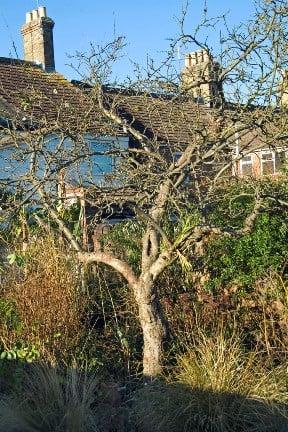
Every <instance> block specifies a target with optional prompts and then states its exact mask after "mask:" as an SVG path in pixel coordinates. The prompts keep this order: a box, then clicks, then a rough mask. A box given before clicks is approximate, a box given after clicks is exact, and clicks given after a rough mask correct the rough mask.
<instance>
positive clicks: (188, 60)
mask: <svg viewBox="0 0 288 432" xmlns="http://www.w3.org/2000/svg"><path fill="white" fill-rule="evenodd" d="M185 66H186V67H189V66H191V56H190V54H187V55H186V56H185Z"/></svg>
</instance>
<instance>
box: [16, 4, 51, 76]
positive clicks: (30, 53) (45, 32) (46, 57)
mask: <svg viewBox="0 0 288 432" xmlns="http://www.w3.org/2000/svg"><path fill="white" fill-rule="evenodd" d="M53 27H54V21H53V20H52V19H51V18H48V17H47V13H46V8H45V7H44V6H40V7H39V8H38V9H34V10H33V11H31V12H27V13H26V23H25V24H24V25H23V27H22V29H21V33H22V36H23V42H24V59H25V60H27V61H31V62H34V63H36V64H39V65H41V66H42V68H43V69H44V70H45V71H46V72H54V71H55V61H54V44H53Z"/></svg>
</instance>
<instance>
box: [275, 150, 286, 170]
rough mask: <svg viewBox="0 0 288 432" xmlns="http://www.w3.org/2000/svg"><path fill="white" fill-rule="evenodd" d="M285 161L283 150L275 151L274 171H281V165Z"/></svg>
mask: <svg viewBox="0 0 288 432" xmlns="http://www.w3.org/2000/svg"><path fill="white" fill-rule="evenodd" d="M284 163H285V152H284V151H282V152H277V153H275V172H279V171H281V169H282V168H283V165H284Z"/></svg>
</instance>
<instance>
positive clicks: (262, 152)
mask: <svg viewBox="0 0 288 432" xmlns="http://www.w3.org/2000/svg"><path fill="white" fill-rule="evenodd" d="M265 154H271V155H272V159H267V160H265V159H264V160H263V155H265ZM267 162H273V172H272V173H269V174H264V172H263V165H264V164H265V163H267ZM260 164H261V175H262V176H266V175H274V174H276V166H275V151H273V150H262V151H261V153H260Z"/></svg>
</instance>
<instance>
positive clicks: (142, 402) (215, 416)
mask: <svg viewBox="0 0 288 432" xmlns="http://www.w3.org/2000/svg"><path fill="white" fill-rule="evenodd" d="M132 417H133V420H134V422H135V427H136V430H137V431H141V432H154V431H155V432H168V431H169V432H185V431H187V432H188V431H189V432H190V431H191V432H234V431H235V432H252V431H253V432H258V431H259V432H260V431H261V432H284V431H287V430H288V405H287V404H285V403H279V402H275V401H267V400H262V399H257V398H252V397H245V396H242V395H239V394H233V393H225V392H212V391H207V390H198V389H193V388H191V387H190V386H188V385H184V384H178V383H177V384H164V383H158V384H154V385H151V386H147V387H145V388H143V389H141V390H139V391H138V392H137V394H136V396H135V399H134V404H133V415H132Z"/></svg>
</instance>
